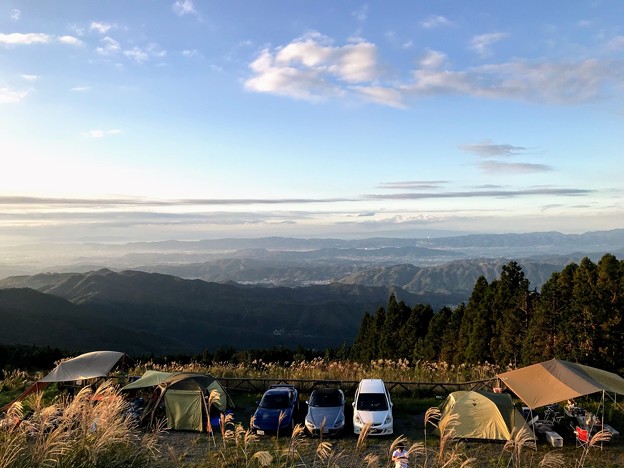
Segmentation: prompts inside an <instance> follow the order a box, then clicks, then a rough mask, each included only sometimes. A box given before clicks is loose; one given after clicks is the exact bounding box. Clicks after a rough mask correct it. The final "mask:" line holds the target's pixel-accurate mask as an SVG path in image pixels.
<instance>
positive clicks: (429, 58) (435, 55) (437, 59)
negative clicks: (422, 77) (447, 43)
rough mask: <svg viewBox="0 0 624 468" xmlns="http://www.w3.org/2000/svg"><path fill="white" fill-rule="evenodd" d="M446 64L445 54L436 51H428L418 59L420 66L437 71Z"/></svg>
mask: <svg viewBox="0 0 624 468" xmlns="http://www.w3.org/2000/svg"><path fill="white" fill-rule="evenodd" d="M445 62H446V54H444V53H442V52H438V51H437V50H431V49H428V50H427V52H425V55H424V56H423V57H422V58H421V59H420V62H419V63H420V66H421V67H423V68H427V69H437V68H440V67H442V65H444V64H445Z"/></svg>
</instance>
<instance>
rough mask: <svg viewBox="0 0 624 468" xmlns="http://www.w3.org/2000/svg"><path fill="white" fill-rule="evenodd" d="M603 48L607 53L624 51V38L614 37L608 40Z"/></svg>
mask: <svg viewBox="0 0 624 468" xmlns="http://www.w3.org/2000/svg"><path fill="white" fill-rule="evenodd" d="M605 47H606V48H607V50H609V51H613V52H618V51H620V50H624V36H615V37H613V38H611V39H609V40H608V41H607V42H606V44H605Z"/></svg>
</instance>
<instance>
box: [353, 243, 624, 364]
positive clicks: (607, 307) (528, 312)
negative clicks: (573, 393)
mask: <svg viewBox="0 0 624 468" xmlns="http://www.w3.org/2000/svg"><path fill="white" fill-rule="evenodd" d="M623 306H624V261H618V260H617V259H616V257H615V256H613V255H611V254H606V255H604V256H603V257H602V258H601V259H600V260H599V261H598V262H597V263H594V262H592V261H591V260H590V259H589V258H584V259H583V260H581V261H580V263H578V264H576V263H570V264H569V265H567V266H566V267H565V268H564V269H563V270H562V271H560V272H556V273H553V275H552V276H551V277H550V279H549V280H548V281H547V282H546V283H545V284H544V285H543V286H542V288H541V290H540V291H539V292H538V291H536V290H535V289H531V287H530V284H529V281H528V280H527V279H526V278H525V275H524V272H523V271H522V268H521V267H520V266H519V265H518V263H517V262H515V261H511V262H509V263H508V264H507V265H505V266H504V267H503V269H502V273H501V275H500V277H499V278H498V279H496V280H493V281H491V282H489V283H488V281H487V280H486V279H485V277H483V276H481V277H480V278H479V279H478V280H477V282H476V284H475V286H474V289H473V291H472V294H471V296H470V299H469V300H468V302H467V303H462V304H460V305H459V306H457V307H454V308H450V307H444V308H442V309H441V310H439V311H438V312H437V313H434V311H433V309H432V307H431V306H428V305H422V304H420V305H416V306H414V307H412V308H410V307H409V306H407V305H406V304H405V303H404V302H402V301H397V299H396V298H395V297H394V296H391V297H390V299H389V302H388V306H387V308H383V307H380V308H379V309H377V311H376V312H375V313H374V314H369V313H366V314H365V315H364V317H363V318H362V322H361V325H360V330H359V333H358V335H357V337H356V340H355V342H354V344H353V346H352V348H351V353H350V355H351V358H353V359H355V360H359V361H364V362H365V361H368V360H371V359H379V358H387V359H399V358H407V359H410V360H431V361H438V360H439V361H446V362H448V363H452V364H462V363H467V364H472V363H478V362H485V361H487V362H489V363H493V364H498V365H503V366H504V365H508V364H512V365H514V366H519V365H527V364H531V363H535V362H539V361H543V360H547V359H551V358H553V357H556V358H559V359H566V360H570V361H574V362H579V363H582V364H587V365H596V366H598V367H600V368H602V369H608V370H612V371H616V372H618V371H622V370H623V368H624V320H623Z"/></svg>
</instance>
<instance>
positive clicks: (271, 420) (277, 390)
mask: <svg viewBox="0 0 624 468" xmlns="http://www.w3.org/2000/svg"><path fill="white" fill-rule="evenodd" d="M298 409H299V394H298V392H297V389H296V388H295V387H294V385H285V384H284V385H271V386H270V387H269V389H268V390H267V391H266V392H264V395H262V399H261V400H260V403H259V404H258V408H257V409H256V412H255V413H254V415H253V418H252V425H251V428H252V429H253V430H254V431H255V432H256V434H259V435H264V434H269V433H283V432H285V433H288V432H292V430H293V429H294V427H295V412H296V411H297V410H298ZM280 415H281V421H280Z"/></svg>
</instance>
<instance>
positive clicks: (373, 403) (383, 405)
mask: <svg viewBox="0 0 624 468" xmlns="http://www.w3.org/2000/svg"><path fill="white" fill-rule="evenodd" d="M357 409H358V410H360V411H385V410H387V409H388V400H386V395H384V394H383V393H360V395H359V396H358V399H357Z"/></svg>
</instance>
